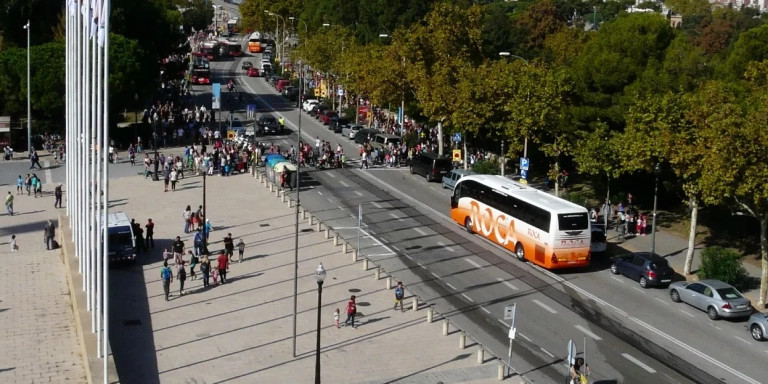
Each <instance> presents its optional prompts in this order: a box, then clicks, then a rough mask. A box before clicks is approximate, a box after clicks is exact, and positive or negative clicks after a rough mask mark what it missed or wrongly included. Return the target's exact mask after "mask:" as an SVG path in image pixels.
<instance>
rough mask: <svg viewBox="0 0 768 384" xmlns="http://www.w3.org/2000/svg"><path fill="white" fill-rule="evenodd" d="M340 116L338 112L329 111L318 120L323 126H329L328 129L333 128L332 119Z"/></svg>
mask: <svg viewBox="0 0 768 384" xmlns="http://www.w3.org/2000/svg"><path fill="white" fill-rule="evenodd" d="M337 116H339V114H338V113H337V112H336V111H332V110H327V111H325V113H323V114H321V115H319V117H318V119H319V120H320V121H321V122H322V123H323V125H327V126H328V128H329V129H330V128H331V126H330V125H331V119H333V118H334V117H337Z"/></svg>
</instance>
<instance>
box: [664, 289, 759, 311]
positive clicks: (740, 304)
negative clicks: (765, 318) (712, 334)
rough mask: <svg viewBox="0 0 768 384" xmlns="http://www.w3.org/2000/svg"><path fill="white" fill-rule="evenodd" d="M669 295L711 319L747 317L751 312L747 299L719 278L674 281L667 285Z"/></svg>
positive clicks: (676, 301)
mask: <svg viewBox="0 0 768 384" xmlns="http://www.w3.org/2000/svg"><path fill="white" fill-rule="evenodd" d="M669 297H670V298H671V299H672V301H674V302H675V303H680V302H682V303H686V304H688V305H690V306H692V307H694V308H698V309H700V310H702V311H704V312H707V316H709V318H710V319H711V320H717V319H719V318H722V317H725V318H741V317H748V316H749V315H750V314H752V306H751V304H750V302H749V299H747V298H745V297H744V296H742V295H741V292H739V291H738V290H737V289H736V288H734V287H732V286H731V285H730V284H727V283H724V282H722V281H720V280H701V281H678V282H674V283H672V284H671V285H670V286H669Z"/></svg>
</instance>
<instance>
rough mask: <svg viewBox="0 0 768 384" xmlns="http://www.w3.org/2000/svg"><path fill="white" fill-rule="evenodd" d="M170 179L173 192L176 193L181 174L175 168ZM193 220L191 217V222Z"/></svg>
mask: <svg viewBox="0 0 768 384" xmlns="http://www.w3.org/2000/svg"><path fill="white" fill-rule="evenodd" d="M170 177H171V192H176V182H177V181H178V180H179V173H178V172H176V169H175V168H174V169H173V170H172V171H171V175H170ZM191 219H192V218H191V217H190V220H191Z"/></svg>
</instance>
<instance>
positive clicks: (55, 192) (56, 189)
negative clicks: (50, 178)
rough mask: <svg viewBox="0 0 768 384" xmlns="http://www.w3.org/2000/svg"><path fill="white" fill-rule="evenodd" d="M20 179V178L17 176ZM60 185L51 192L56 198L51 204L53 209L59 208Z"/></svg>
mask: <svg viewBox="0 0 768 384" xmlns="http://www.w3.org/2000/svg"><path fill="white" fill-rule="evenodd" d="M19 178H21V176H19ZM61 195H62V193H61V183H59V185H57V186H56V188H55V189H54V190H53V196H55V197H56V201H55V202H54V203H53V207H54V208H61Z"/></svg>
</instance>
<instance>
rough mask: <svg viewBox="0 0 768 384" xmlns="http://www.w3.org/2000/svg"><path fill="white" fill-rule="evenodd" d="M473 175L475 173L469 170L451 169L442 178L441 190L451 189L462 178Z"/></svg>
mask: <svg viewBox="0 0 768 384" xmlns="http://www.w3.org/2000/svg"><path fill="white" fill-rule="evenodd" d="M475 174H477V173H476V172H475V171H473V170H471V169H453V170H451V171H450V172H448V174H447V175H445V176H443V188H448V189H453V187H455V186H456V183H457V182H458V181H459V180H460V179H461V178H462V177H464V176H469V175H475Z"/></svg>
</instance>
